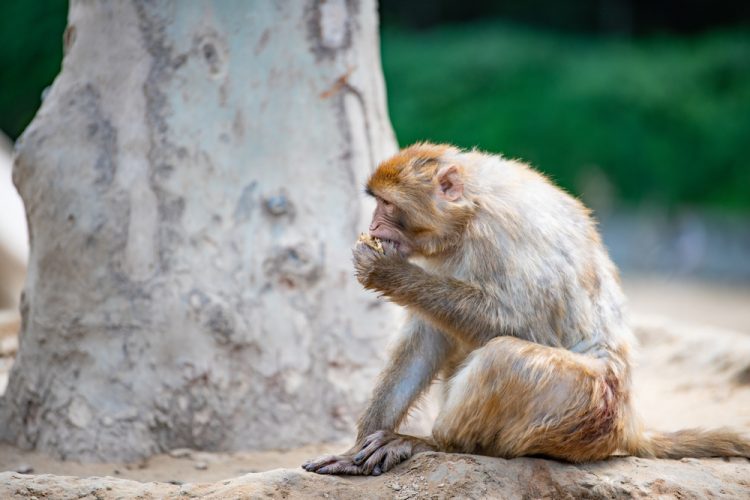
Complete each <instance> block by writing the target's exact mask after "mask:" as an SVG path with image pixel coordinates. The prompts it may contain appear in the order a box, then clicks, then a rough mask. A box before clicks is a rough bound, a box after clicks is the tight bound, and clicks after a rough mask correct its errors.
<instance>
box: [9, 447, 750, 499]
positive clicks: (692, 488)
mask: <svg viewBox="0 0 750 500" xmlns="http://www.w3.org/2000/svg"><path fill="white" fill-rule="evenodd" d="M396 485H398V486H397V487H396V488H394V486H396ZM32 496H37V497H42V498H60V499H68V498H70V499H72V498H84V497H97V498H119V497H127V498H132V497H144V498H191V497H200V498H216V499H218V498H247V497H252V498H256V497H268V498H310V497H317V498H320V497H324V498H326V497H330V498H355V497H356V498H360V497H363V498H454V497H460V498H589V499H597V498H602V499H605V498H606V499H610V498H654V497H660V498H750V461H749V460H747V459H744V458H732V459H728V460H722V459H702V460H696V461H695V462H693V461H691V462H689V463H683V462H681V461H679V460H646V459H634V458H631V457H619V458H612V459H610V460H606V461H602V462H596V463H591V464H583V465H573V464H567V463H561V462H556V461H552V460H544V459H539V458H518V459H514V460H503V459H499V458H489V457H481V456H475V455H456V454H441V453H422V454H420V455H417V456H416V457H414V458H413V459H412V460H410V461H409V462H407V463H406V464H404V465H402V466H400V467H397V468H396V469H394V470H393V471H391V472H388V473H386V474H383V475H381V476H377V477H339V476H320V475H316V474H312V473H308V472H305V471H303V470H301V469H277V470H273V471H269V472H263V473H258V474H246V475H244V476H240V477H237V478H234V479H231V480H225V481H220V482H217V483H203V484H201V483H188V484H183V485H174V484H169V483H154V482H151V483H139V482H136V481H130V480H124V479H118V478H112V477H104V478H97V477H93V478H76V477H68V476H53V475H38V476H27V475H22V474H18V473H15V472H4V473H0V498H29V497H32Z"/></svg>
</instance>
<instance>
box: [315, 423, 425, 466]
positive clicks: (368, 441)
mask: <svg viewBox="0 0 750 500" xmlns="http://www.w3.org/2000/svg"><path fill="white" fill-rule="evenodd" d="M431 449H433V448H432V446H431V445H429V444H428V443H427V442H425V441H423V440H421V439H419V438H415V437H411V436H403V435H401V434H396V433H395V432H391V431H377V432H375V433H373V434H370V435H369V436H367V437H366V438H365V439H364V440H363V441H362V443H361V444H358V445H356V446H354V448H352V449H351V450H349V451H348V452H346V453H344V454H343V455H338V456H328V457H322V458H319V459H317V460H312V461H310V462H307V463H305V464H304V465H303V466H302V467H303V468H304V469H305V470H307V471H309V472H317V473H318V474H348V475H361V476H368V475H373V476H379V475H380V474H382V473H383V472H387V471H389V470H390V469H392V468H393V467H394V466H396V465H398V464H400V463H401V462H403V461H404V460H406V459H407V458H410V457H411V456H412V455H414V454H415V453H419V452H421V451H428V450H431Z"/></svg>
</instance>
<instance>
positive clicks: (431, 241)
mask: <svg viewBox="0 0 750 500" xmlns="http://www.w3.org/2000/svg"><path fill="white" fill-rule="evenodd" d="M459 153H460V151H459V150H458V149H456V148H454V147H452V146H448V145H444V144H439V145H438V144H429V143H418V144H414V145H413V146H410V147H408V148H406V149H403V150H401V151H400V152H399V153H398V154H396V155H395V156H393V157H392V158H390V159H388V160H386V161H384V162H383V163H381V164H380V165H379V166H378V168H377V170H375V172H374V173H373V174H372V176H371V177H370V179H369V180H368V181H367V188H366V192H367V194H369V195H371V196H373V197H374V198H375V201H376V203H377V206H376V207H375V212H374V213H373V216H372V223H371V224H370V235H371V236H373V237H375V238H379V239H381V240H386V241H390V242H392V243H393V244H394V245H395V246H396V248H397V249H398V251H399V252H401V253H402V254H403V255H406V256H409V255H413V254H415V255H422V256H425V257H430V256H435V255H438V254H441V253H444V252H446V251H450V250H451V249H453V248H455V246H456V245H457V244H458V243H459V242H460V241H461V239H462V238H461V236H462V233H463V230H464V228H465V227H466V224H467V222H468V221H469V219H470V218H471V216H472V215H473V213H474V205H473V203H472V202H471V201H470V200H469V199H468V197H467V193H466V192H465V189H464V188H465V182H464V180H465V175H466V173H465V171H464V168H463V167H462V166H461V165H460V164H459V163H458V162H457V156H458V154H459Z"/></svg>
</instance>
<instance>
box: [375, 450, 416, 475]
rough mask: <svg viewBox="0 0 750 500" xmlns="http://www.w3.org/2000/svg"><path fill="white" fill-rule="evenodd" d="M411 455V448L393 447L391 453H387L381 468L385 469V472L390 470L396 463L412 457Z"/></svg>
mask: <svg viewBox="0 0 750 500" xmlns="http://www.w3.org/2000/svg"><path fill="white" fill-rule="evenodd" d="M411 455H412V452H411V449H410V448H407V447H404V446H399V447H398V448H396V449H391V450H390V453H388V454H386V456H385V458H384V459H383V463H381V464H380V468H381V469H382V470H383V472H388V471H389V470H391V469H392V468H393V467H395V466H396V465H398V464H400V463H401V462H403V461H404V460H406V459H407V458H409V457H411Z"/></svg>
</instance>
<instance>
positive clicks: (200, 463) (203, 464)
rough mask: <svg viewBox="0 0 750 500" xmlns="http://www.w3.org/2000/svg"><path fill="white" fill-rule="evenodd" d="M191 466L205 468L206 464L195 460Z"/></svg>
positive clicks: (206, 467)
mask: <svg viewBox="0 0 750 500" xmlns="http://www.w3.org/2000/svg"><path fill="white" fill-rule="evenodd" d="M193 467H195V468H196V469H197V470H206V469H208V464H207V463H206V462H195V463H194V464H193Z"/></svg>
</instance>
